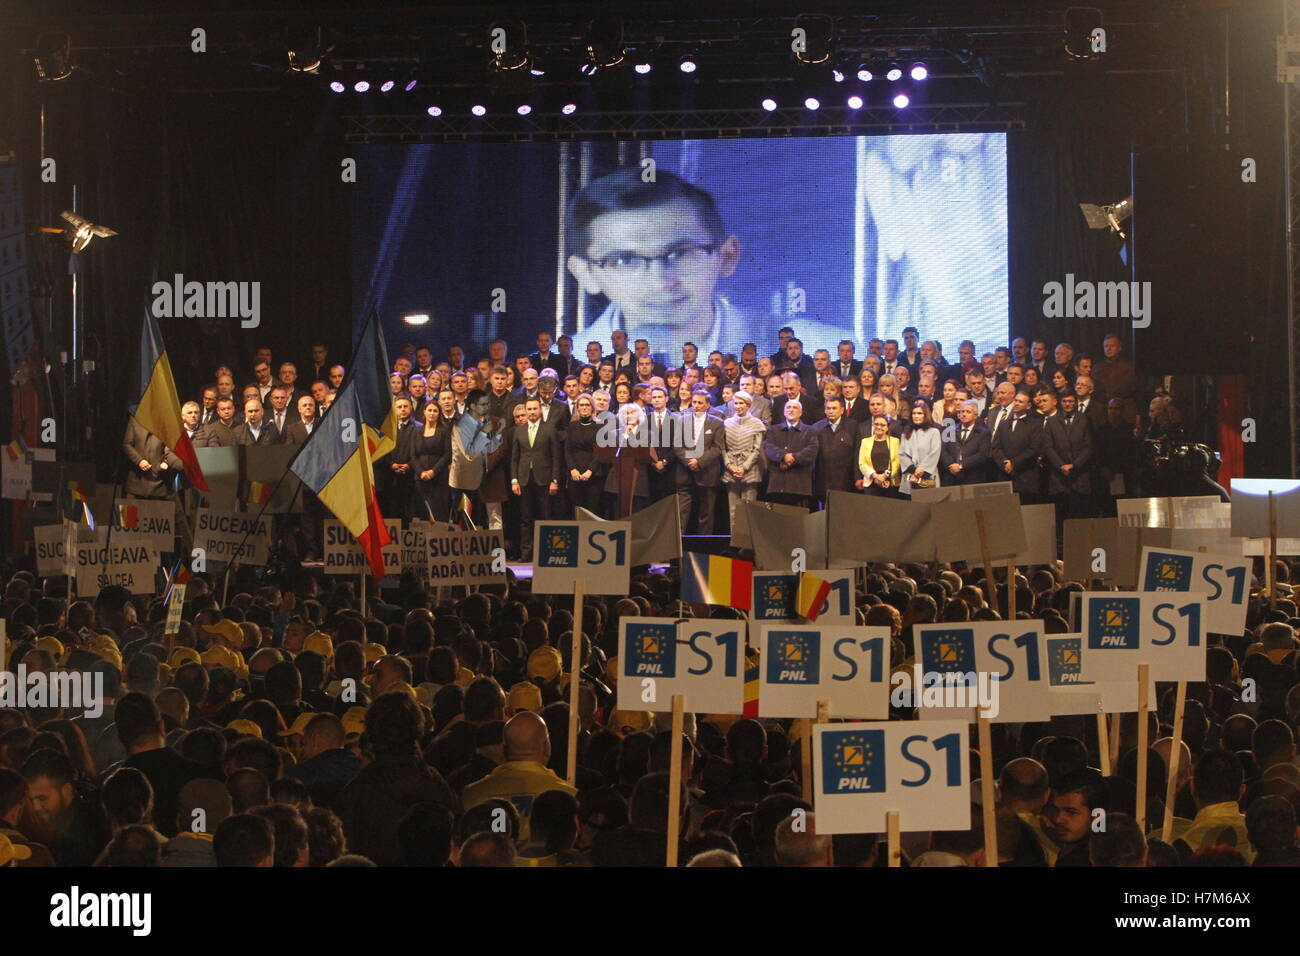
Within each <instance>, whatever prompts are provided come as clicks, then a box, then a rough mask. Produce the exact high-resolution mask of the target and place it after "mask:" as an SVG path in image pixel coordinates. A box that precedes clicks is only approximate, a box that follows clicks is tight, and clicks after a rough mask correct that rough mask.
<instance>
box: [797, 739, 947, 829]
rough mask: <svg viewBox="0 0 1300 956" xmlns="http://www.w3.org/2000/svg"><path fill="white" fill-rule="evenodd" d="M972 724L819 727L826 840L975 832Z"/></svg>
mask: <svg viewBox="0 0 1300 956" xmlns="http://www.w3.org/2000/svg"><path fill="white" fill-rule="evenodd" d="M969 736H970V732H969V730H968V728H967V725H966V724H965V723H963V722H961V721H957V720H928V721H927V720H922V721H911V720H907V721H887V722H883V723H862V724H818V725H816V726H815V727H813V751H812V757H813V780H814V782H815V786H814V788H813V809H814V810H815V812H816V814H817V832H818V833H829V834H835V833H883V832H885V826H886V814H888V813H890V812H897V813H898V822H899V829H900V830H902V831H905V832H911V831H917V830H969V829H970V807H971V792H970V779H969V770H968V769H967V768H968V765H969V763H970V754H969V751H968V748H967V743H966V742H967V739H968V738H969Z"/></svg>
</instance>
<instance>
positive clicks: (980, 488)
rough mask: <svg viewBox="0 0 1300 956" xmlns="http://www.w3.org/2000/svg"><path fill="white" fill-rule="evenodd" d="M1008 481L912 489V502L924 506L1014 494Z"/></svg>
mask: <svg viewBox="0 0 1300 956" xmlns="http://www.w3.org/2000/svg"><path fill="white" fill-rule="evenodd" d="M1014 490H1015V489H1014V487H1013V486H1012V484H1011V482H1009V481H981V482H976V483H975V484H971V485H935V486H934V487H933V488H913V489H912V500H913V501H920V502H924V503H926V504H934V503H935V502H936V501H966V500H967V499H969V498H987V497H989V496H990V495H1009V494H1012V493H1013V492H1014Z"/></svg>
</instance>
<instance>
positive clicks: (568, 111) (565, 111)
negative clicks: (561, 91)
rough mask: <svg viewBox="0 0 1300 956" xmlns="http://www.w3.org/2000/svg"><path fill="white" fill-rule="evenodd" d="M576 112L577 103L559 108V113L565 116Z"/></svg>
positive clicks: (566, 104)
mask: <svg viewBox="0 0 1300 956" xmlns="http://www.w3.org/2000/svg"><path fill="white" fill-rule="evenodd" d="M577 111H578V104H577V103H565V104H564V105H563V106H561V107H560V112H561V113H563V114H564V115H565V116H568V115H569V114H571V113H576V112H577Z"/></svg>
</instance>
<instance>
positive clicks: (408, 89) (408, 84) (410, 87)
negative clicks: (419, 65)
mask: <svg viewBox="0 0 1300 956" xmlns="http://www.w3.org/2000/svg"><path fill="white" fill-rule="evenodd" d="M419 84H420V81H419V80H407V82H406V85H405V86H404V87H402V92H403V93H409V92H411V90H413V89H415V88H416V87H417V86H418V85H419Z"/></svg>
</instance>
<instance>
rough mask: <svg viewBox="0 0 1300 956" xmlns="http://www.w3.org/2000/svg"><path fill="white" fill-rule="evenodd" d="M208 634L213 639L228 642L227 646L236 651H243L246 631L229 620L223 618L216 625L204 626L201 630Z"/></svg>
mask: <svg viewBox="0 0 1300 956" xmlns="http://www.w3.org/2000/svg"><path fill="white" fill-rule="evenodd" d="M199 630H200V631H203V632H204V633H206V634H211V635H212V636H213V637H219V638H221V639H222V640H223V641H225V642H226V646H227V647H230V648H232V649H234V650H237V651H238V650H243V647H244V631H243V628H241V627H240V626H239V625H238V624H236V623H235V622H234V621H232V620H230V619H229V618H225V617H223V618H222V619H221V620H219V621H217V623H216V624H204V625H202V626H201V627H200V628H199Z"/></svg>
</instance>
